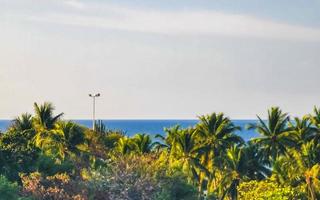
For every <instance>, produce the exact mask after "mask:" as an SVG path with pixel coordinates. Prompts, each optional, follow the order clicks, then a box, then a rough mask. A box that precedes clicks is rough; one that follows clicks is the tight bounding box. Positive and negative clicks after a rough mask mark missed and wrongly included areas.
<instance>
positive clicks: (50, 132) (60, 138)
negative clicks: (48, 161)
mask: <svg viewBox="0 0 320 200" xmlns="http://www.w3.org/2000/svg"><path fill="white" fill-rule="evenodd" d="M53 111H54V106H53V105H52V104H51V103H48V102H45V103H44V104H42V105H40V106H39V105H38V104H37V103H34V112H35V116H34V118H33V119H34V121H33V124H34V127H35V129H36V135H35V137H34V139H33V140H34V144H35V145H36V146H37V147H39V148H40V149H42V150H43V152H44V153H46V154H47V155H50V156H58V158H59V159H64V156H65V153H66V139H65V135H64V133H63V132H62V130H59V129H57V122H58V121H59V119H60V118H61V117H62V115H63V113H60V114H58V115H56V116H54V115H53Z"/></svg>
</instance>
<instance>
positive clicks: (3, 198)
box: [0, 175, 19, 200]
mask: <svg viewBox="0 0 320 200" xmlns="http://www.w3.org/2000/svg"><path fill="white" fill-rule="evenodd" d="M8 199H10V200H18V199H19V187H18V184H17V183H11V182H9V181H8V179H7V178H6V177H4V176H2V175H0V200H8Z"/></svg>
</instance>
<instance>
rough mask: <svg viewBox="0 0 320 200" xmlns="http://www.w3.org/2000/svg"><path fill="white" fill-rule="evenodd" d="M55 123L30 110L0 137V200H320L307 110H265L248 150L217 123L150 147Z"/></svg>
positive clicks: (142, 139)
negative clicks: (296, 112)
mask: <svg viewBox="0 0 320 200" xmlns="http://www.w3.org/2000/svg"><path fill="white" fill-rule="evenodd" d="M62 117H63V113H59V114H54V106H53V105H52V104H51V103H47V102H46V103H43V104H41V105H39V104H37V103H35V104H34V114H33V115H31V114H29V113H24V114H22V115H20V116H18V117H16V118H15V119H13V120H12V121H11V125H10V126H9V127H8V129H7V130H5V131H4V132H3V133H1V135H0V174H1V175H0V200H1V199H13V200H15V199H35V200H36V199H66V200H68V199H70V200H71V199H77V200H89V199H97V200H99V199H101V200H102V199H106V200H109V199H110V200H112V199H119V200H121V199H123V200H140V199H141V200H149V199H154V200H179V199H181V200H185V199H186V200H188V199H190V200H192V199H196V200H198V199H199V200H200V199H212V200H213V199H221V200H222V199H226V200H228V199H230V200H237V199H244V200H248V199H252V200H254V199H261V200H262V199H306V200H307V199H311V200H316V199H320V109H318V108H316V107H315V108H314V110H313V112H312V113H311V114H307V115H305V116H303V117H302V118H299V117H293V118H291V117H290V116H289V115H288V114H287V113H284V112H282V110H281V109H280V108H279V107H272V108H270V109H269V110H268V112H267V118H266V119H265V120H264V119H262V118H261V117H259V116H257V118H258V120H257V123H255V124H248V125H247V126H246V128H247V129H251V130H255V131H256V132H257V133H258V134H259V136H258V137H256V138H252V139H250V140H249V141H245V140H244V139H243V138H242V137H240V136H239V134H238V133H239V132H240V131H241V127H239V126H236V125H235V124H234V123H233V121H232V120H230V119H229V118H228V117H226V116H225V115H224V114H223V113H212V114H209V115H203V116H200V117H199V121H198V123H197V124H196V125H195V126H193V127H188V128H182V127H181V126H179V125H176V126H174V127H167V128H165V129H164V132H165V134H158V135H156V136H155V137H153V136H152V135H148V134H147V133H137V134H136V135H134V136H131V137H130V136H128V135H126V133H125V132H123V131H121V130H110V129H107V128H106V125H104V124H103V123H101V122H98V123H97V124H96V126H95V127H96V128H95V131H93V130H91V129H89V128H87V127H84V126H82V125H80V124H77V123H75V122H73V121H69V120H64V119H63V118H62Z"/></svg>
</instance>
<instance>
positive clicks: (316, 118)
mask: <svg viewBox="0 0 320 200" xmlns="http://www.w3.org/2000/svg"><path fill="white" fill-rule="evenodd" d="M313 111H314V115H309V116H307V118H308V119H309V120H310V121H311V124H312V125H313V131H312V133H311V134H309V135H308V136H309V137H308V140H309V141H310V140H314V141H315V142H316V143H317V144H319V143H320V109H318V108H317V107H314V109H313Z"/></svg>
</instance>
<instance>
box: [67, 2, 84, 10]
mask: <svg viewBox="0 0 320 200" xmlns="http://www.w3.org/2000/svg"><path fill="white" fill-rule="evenodd" d="M62 3H64V4H65V5H67V6H70V7H72V8H75V9H84V8H85V4H84V3H82V2H80V1H77V0H62Z"/></svg>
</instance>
